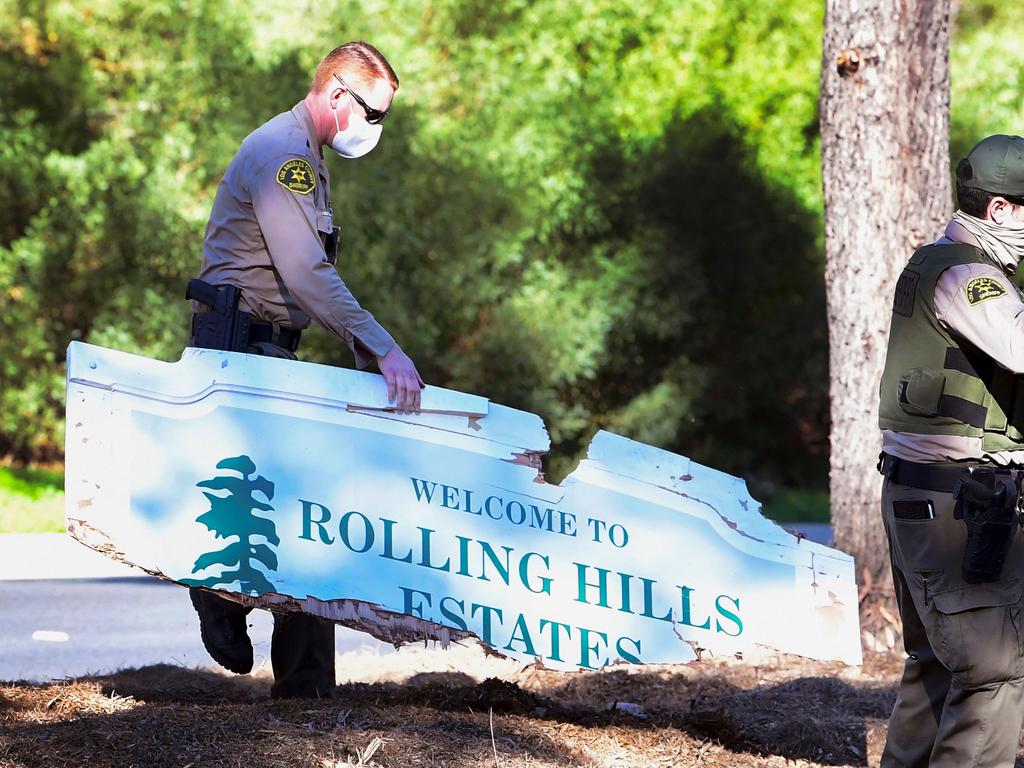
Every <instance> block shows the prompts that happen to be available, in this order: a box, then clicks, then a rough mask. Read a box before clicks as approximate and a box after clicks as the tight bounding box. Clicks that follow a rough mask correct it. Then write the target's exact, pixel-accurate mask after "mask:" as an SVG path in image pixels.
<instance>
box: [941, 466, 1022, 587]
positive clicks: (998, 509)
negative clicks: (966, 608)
mask: <svg viewBox="0 0 1024 768" xmlns="http://www.w3.org/2000/svg"><path fill="white" fill-rule="evenodd" d="M954 495H955V498H956V506H954V507H953V517H954V518H956V519H957V520H963V521H964V525H966V526H967V544H966V546H965V547H964V559H963V563H962V572H963V577H964V581H966V582H968V583H970V584H981V583H984V582H989V581H997V580H998V579H999V576H1000V574H1002V572H1003V563H1004V561H1005V560H1006V552H1007V550H1008V549H1009V545H1010V541H1011V540H1012V539H1013V534H1014V532H1015V531H1016V529H1017V526H1018V520H1017V512H1016V507H1017V488H1016V486H1015V485H1014V484H1013V483H1012V482H1011V481H1009V480H1007V479H1000V478H998V477H996V475H995V473H994V472H990V471H976V472H974V473H973V475H972V476H971V477H969V478H968V477H965V478H963V479H962V480H961V481H960V483H959V485H958V486H957V489H956V491H955V494H954Z"/></svg>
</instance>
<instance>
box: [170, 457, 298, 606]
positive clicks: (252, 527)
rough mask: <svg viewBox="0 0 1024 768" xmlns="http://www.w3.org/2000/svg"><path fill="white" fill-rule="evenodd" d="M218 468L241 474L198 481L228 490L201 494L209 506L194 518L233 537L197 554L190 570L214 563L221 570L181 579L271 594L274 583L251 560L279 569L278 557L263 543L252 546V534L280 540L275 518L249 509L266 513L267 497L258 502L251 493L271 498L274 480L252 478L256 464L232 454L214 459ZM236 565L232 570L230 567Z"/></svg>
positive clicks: (193, 583)
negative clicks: (220, 493) (221, 545)
mask: <svg viewBox="0 0 1024 768" xmlns="http://www.w3.org/2000/svg"><path fill="white" fill-rule="evenodd" d="M217 469H230V470H233V471H235V472H238V473H239V474H240V475H241V477H240V478H239V477H232V476H230V475H219V476H217V477H215V478H212V479H210V480H203V481H202V482H199V483H196V485H197V486H198V487H200V488H210V489H212V490H215V491H227V492H228V495H227V496H218V495H216V494H213V493H210V492H208V491H203V495H204V496H206V498H207V499H208V500H209V502H210V509H209V511H207V512H204V513H203V514H201V515H200V516H199V517H198V518H196V522H199V523H202V524H203V525H205V526H206V527H207V528H209V529H210V530H211V531H213V533H214V534H215V536H216V538H218V539H227V538H231V537H234V538H236V539H237V541H234V542H232V543H231V544H228V545H227V546H226V547H224V549H221V550H219V551H217V552H207V553H206V554H204V555H200V556H199V557H198V558H197V559H196V562H195V566H194V567H193V568H192V573H197V572H199V571H202V570H205V569H207V568H209V567H211V566H213V565H223V566H225V570H224V571H222V572H221V573H220V574H219V575H217V576H209V577H207V578H205V579H183V580H182V581H183V583H185V584H189V585H191V586H193V587H212V586H215V585H217V584H233V583H234V582H236V581H237V582H239V589H240V590H241V591H242V592H245V593H247V594H251V593H254V592H255V593H256V594H258V595H262V594H265V593H267V592H273V591H274V587H273V585H272V584H271V583H270V582H269V581H268V580H267V577H266V576H265V575H264V574H263V572H262V571H260V570H258V569H256V568H255V567H253V564H252V562H253V561H254V560H255V561H256V562H259V563H261V564H262V565H263V566H264V567H265V568H267V569H269V570H271V571H276V570H277V555H276V554H274V551H273V550H272V549H271V548H270V547H269V546H267V544H254V543H253V541H252V539H253V537H254V536H257V537H262V538H264V539H266V541H267V542H269V543H270V544H273V545H274V546H277V545H278V544H280V543H281V540H280V539H279V538H278V536H277V531H276V526H275V525H274V523H273V521H271V520H268V519H267V518H265V517H260V516H258V515H256V514H255V512H254V511H253V510H260V511H261V512H270V511H272V510H273V509H274V508H273V507H272V506H271V505H270V504H268V503H267V502H265V501H260V500H259V499H257V498H256V497H255V496H254V495H253V494H254V493H260V494H262V495H263V496H264V497H265V498H266V499H267V501H270V500H272V499H273V498H274V484H273V483H272V482H270V481H269V480H267V478H265V477H263V475H260V476H259V477H256V478H252V479H251V478H250V475H252V474H253V473H254V472H255V471H256V465H255V464H254V463H253V461H252V459H250V458H249V457H248V456H235V457H233V458H229V459H223V460H221V461H219V462H218V463H217ZM232 568H234V570H231V569H232Z"/></svg>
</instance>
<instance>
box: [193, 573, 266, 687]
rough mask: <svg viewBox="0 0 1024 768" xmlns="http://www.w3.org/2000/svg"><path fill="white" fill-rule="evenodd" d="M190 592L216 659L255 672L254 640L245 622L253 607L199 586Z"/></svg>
mask: <svg viewBox="0 0 1024 768" xmlns="http://www.w3.org/2000/svg"><path fill="white" fill-rule="evenodd" d="M188 594H189V597H190V598H192V605H193V606H194V607H195V609H196V613H198V614H199V629H200V631H201V633H202V636H203V645H204V646H206V650H207V652H208V653H209V654H210V656H212V657H213V660H214V661H216V662H217V663H218V664H220V665H221V666H222V667H224V668H225V669H229V670H231V671H232V672H234V673H236V674H239V675H244V674H246V673H248V672H251V671H252V641H251V640H249V633H248V631H247V628H246V625H245V617H246V616H247V615H248V613H249V611H250V610H251V609H249V608H246V607H245V606H242V605H239V604H238V603H235V602H232V601H231V600H227V599H225V598H223V597H219V596H218V595H215V594H213V593H212V592H206V591H205V590H202V589H196V588H195V587H190V588H189V590H188Z"/></svg>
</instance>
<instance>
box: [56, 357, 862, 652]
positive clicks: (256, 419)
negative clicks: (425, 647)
mask: <svg viewBox="0 0 1024 768" xmlns="http://www.w3.org/2000/svg"><path fill="white" fill-rule="evenodd" d="M67 359H68V391H67V445H66V472H67V479H66V489H67V518H68V521H67V522H68V531H69V532H70V533H71V535H72V536H74V537H75V538H77V539H78V540H79V541H81V542H82V543H84V544H86V545H88V546H90V547H93V548H94V549H97V550H99V551H101V552H104V553H106V554H108V555H109V556H111V557H116V558H118V559H120V560H123V561H125V562H127V563H130V564H132V565H135V566H137V567H139V568H141V569H143V570H145V571H147V572H149V573H152V574H155V575H157V576H160V577H162V578H165V579H170V580H173V581H176V582H178V583H180V584H188V585H194V586H203V587H206V588H210V589H216V590H221V591H223V592H224V593H226V594H228V595H229V596H233V597H234V598H235V599H238V600H241V601H244V602H247V603H249V604H251V605H255V606H257V607H261V608H269V609H271V610H303V611H306V612H308V613H312V614H315V615H318V616H322V617H325V618H328V619H331V620H334V621H337V622H339V623H341V624H344V625H346V626H350V627H354V628H356V629H360V630H363V631H366V632H368V633H370V634H372V635H374V636H375V637H377V638H380V639H382V640H386V641H390V642H394V643H396V644H398V643H405V642H410V641H414V640H423V639H434V640H438V641H441V642H442V643H447V642H451V641H453V640H460V639H468V638H471V637H476V638H479V639H480V640H481V641H482V642H483V643H484V644H486V645H487V646H489V647H490V648H491V649H493V650H495V651H497V652H498V653H500V654H503V655H507V656H512V657H515V658H517V659H523V660H526V661H534V660H541V661H542V662H543V664H544V665H545V666H547V667H549V668H556V669H563V670H575V669H595V668H599V667H602V666H604V665H607V664H610V663H615V662H631V663H678V662H688V661H691V660H693V659H694V658H696V657H697V655H698V653H699V652H700V651H701V650H702V649H706V650H707V651H709V652H711V653H714V654H735V653H740V652H743V651H744V650H747V649H752V648H756V647H767V648H772V649H776V650H778V651H782V652H788V653H795V654H800V655H803V656H808V657H813V658H820V659H836V660H841V661H845V662H847V663H850V664H858V663H860V661H861V652H860V642H859V631H858V614H857V592H856V586H855V582H854V568H853V560H852V558H850V557H849V556H848V555H845V554H843V553H841V552H838V551H835V550H833V549H829V548H827V547H824V546H821V545H819V544H815V543H812V542H810V541H807V540H802V539H800V538H798V537H796V536H794V535H792V534H790V533H788V532H787V531H785V530H783V529H782V528H780V527H779V526H777V525H776V524H775V523H772V522H770V521H768V520H766V519H765V518H763V517H762V516H761V514H760V505H758V504H757V502H755V501H754V500H753V499H752V498H751V497H750V495H749V494H748V492H747V489H746V485H745V484H744V482H743V481H742V480H740V479H737V478H735V477H732V476H730V475H727V474H724V473H722V472H718V471H716V470H713V469H709V468H707V467H704V466H701V465H699V464H697V463H695V462H692V461H690V460H689V459H686V458H683V457H681V456H677V455H674V454H671V453H668V452H666V451H662V450H659V449H656V448H652V447H650V446H647V445H643V444H641V443H637V442H634V441H631V440H628V439H626V438H623V437H619V436H617V435H613V434H610V433H607V432H601V433H598V435H597V436H596V437H595V438H594V440H593V442H592V443H591V445H590V450H589V454H588V456H587V458H586V459H585V460H584V461H583V462H582V463H581V464H580V465H579V467H578V468H577V469H576V470H575V471H574V472H573V473H572V474H571V475H570V476H569V477H568V478H567V479H566V480H565V481H564V482H563V483H561V484H560V485H552V484H549V483H547V482H545V481H544V479H543V477H542V476H541V473H540V457H541V456H542V455H543V454H544V452H545V451H547V449H548V435H547V432H546V431H545V429H544V426H543V424H542V423H541V420H540V419H539V418H538V417H537V416H534V415H533V414H530V413H524V412H522V411H517V410H513V409H511V408H505V407H503V406H499V405H495V404H493V403H490V402H488V400H486V399H485V398H482V397H477V396H474V395H468V394H463V393H460V392H454V391H450V390H445V389H439V388H436V387H427V388H426V390H424V392H423V412H422V413H421V414H418V415H402V414H398V413H395V412H394V411H392V410H389V408H388V403H387V399H386V389H385V385H384V382H383V379H382V377H380V376H378V375H375V374H370V373H362V372H357V371H350V370H344V369H339V368H332V367H328V366H322V365H315V364H312V363H300V362H292V361H287V360H280V359H275V358H269V357H260V356H254V355H244V354H237V353H231V352H218V351H211V350H200V349H187V350H185V352H184V354H183V355H182V358H181V360H180V361H179V362H176V363H165V362H160V361H156V360H151V359H148V358H144V357H139V356H135V355H130V354H126V353H123V352H116V351H112V350H109V349H104V348H102V347H96V346H92V345H88V344H83V343H79V342H74V343H72V344H71V345H70V347H69V349H68V358H67Z"/></svg>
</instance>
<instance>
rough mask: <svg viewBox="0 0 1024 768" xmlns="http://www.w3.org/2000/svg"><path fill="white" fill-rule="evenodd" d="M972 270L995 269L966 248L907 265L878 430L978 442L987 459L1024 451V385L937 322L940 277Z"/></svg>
mask: <svg viewBox="0 0 1024 768" xmlns="http://www.w3.org/2000/svg"><path fill="white" fill-rule="evenodd" d="M974 263H978V264H991V263H992V262H991V260H990V259H988V257H986V256H985V254H984V253H982V251H980V250H979V249H977V248H975V247H974V246H971V245H962V244H952V245H926V246H925V247H923V248H921V249H919V250H918V251H917V252H916V253H915V254H914V255H913V256H912V257H911V259H910V261H909V262H908V263H907V266H906V268H905V269H904V270H903V274H901V275H900V278H899V280H898V281H897V282H896V294H895V297H894V299H893V305H892V323H891V325H890V327H889V348H888V351H887V352H886V356H885V371H884V372H883V373H882V383H881V385H880V387H879V396H880V403H879V408H878V425H879V426H880V427H881V428H882V429H890V430H894V431H897V432H912V433H916V434H924V435H960V436H963V437H980V438H981V439H982V450H983V451H985V452H986V453H991V452H995V451H1007V450H1010V451H1013V450H1022V449H1024V377H1021V376H1017V375H1015V374H1013V373H1011V372H1010V371H1008V370H1007V369H1005V368H1003V367H1002V366H1000V365H998V364H997V363H996V362H995V361H994V360H992V358H990V357H989V356H987V355H986V354H984V353H983V352H981V351H980V350H978V349H977V348H976V347H975V346H973V345H972V344H970V342H968V341H966V340H964V339H960V338H958V337H956V336H954V335H952V334H950V333H949V332H948V331H947V330H946V329H945V328H943V327H942V325H941V324H940V323H939V321H938V319H937V318H936V317H935V284H936V283H937V282H938V280H939V277H940V276H941V275H942V273H943V272H945V271H946V270H947V269H949V268H950V267H954V266H957V265H959V264H974ZM1000 330H1002V329H996V331H997V332H999V331H1000ZM1006 332H1009V329H1006Z"/></svg>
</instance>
